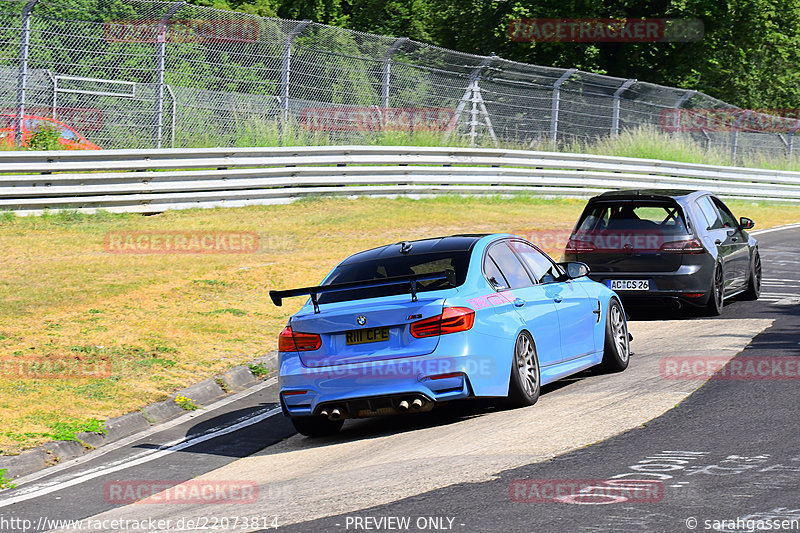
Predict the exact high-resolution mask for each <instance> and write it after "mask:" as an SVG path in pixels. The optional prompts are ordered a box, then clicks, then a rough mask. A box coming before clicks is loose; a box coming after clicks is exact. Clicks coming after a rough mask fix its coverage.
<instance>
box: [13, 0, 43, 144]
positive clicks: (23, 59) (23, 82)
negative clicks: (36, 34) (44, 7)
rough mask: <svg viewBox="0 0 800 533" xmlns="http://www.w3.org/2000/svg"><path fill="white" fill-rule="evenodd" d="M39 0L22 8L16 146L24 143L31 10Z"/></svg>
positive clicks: (15, 131)
mask: <svg viewBox="0 0 800 533" xmlns="http://www.w3.org/2000/svg"><path fill="white" fill-rule="evenodd" d="M38 1H39V0H28V3H27V4H25V7H23V8H22V25H21V27H20V35H19V72H18V74H17V114H16V116H15V117H14V146H20V145H21V144H22V117H23V116H24V115H25V96H26V94H25V93H26V91H27V89H28V52H29V50H30V43H31V12H32V11H33V8H34V6H35V5H36V2H38Z"/></svg>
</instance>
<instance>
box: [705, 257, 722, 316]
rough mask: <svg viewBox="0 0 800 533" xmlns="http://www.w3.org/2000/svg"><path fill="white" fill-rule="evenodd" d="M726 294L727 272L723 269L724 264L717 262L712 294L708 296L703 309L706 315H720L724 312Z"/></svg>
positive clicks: (712, 282)
mask: <svg viewBox="0 0 800 533" xmlns="http://www.w3.org/2000/svg"><path fill="white" fill-rule="evenodd" d="M724 294H725V274H724V273H723V271H722V265H720V264H717V266H716V268H715V269H714V279H713V280H712V281H711V295H710V296H709V297H708V303H707V304H706V306H705V308H704V309H703V311H704V313H703V314H704V315H705V316H719V315H720V314H722V306H723V305H724V301H723V295H724Z"/></svg>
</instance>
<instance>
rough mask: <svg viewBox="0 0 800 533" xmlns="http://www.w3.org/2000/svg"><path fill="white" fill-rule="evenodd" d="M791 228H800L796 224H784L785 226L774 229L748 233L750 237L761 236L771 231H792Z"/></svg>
mask: <svg viewBox="0 0 800 533" xmlns="http://www.w3.org/2000/svg"><path fill="white" fill-rule="evenodd" d="M793 228H800V223H797V224H786V225H785V226H776V227H774V228H766V229H757V230H755V231H751V232H749V233H750V235H762V234H764V233H771V232H773V231H783V230H785V229H793Z"/></svg>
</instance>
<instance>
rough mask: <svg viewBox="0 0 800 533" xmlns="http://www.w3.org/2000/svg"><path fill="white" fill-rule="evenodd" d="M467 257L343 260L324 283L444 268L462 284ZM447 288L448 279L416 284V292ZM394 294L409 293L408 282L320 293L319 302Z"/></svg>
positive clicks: (440, 255)
mask: <svg viewBox="0 0 800 533" xmlns="http://www.w3.org/2000/svg"><path fill="white" fill-rule="evenodd" d="M469 257H470V251H469V250H463V251H455V252H453V251H448V252H437V253H423V254H409V255H400V256H390V257H379V258H375V259H369V260H367V261H360V262H356V263H346V264H343V265H340V266H338V267H336V269H335V270H334V271H333V274H331V276H330V277H329V278H328V279H327V280H326V281H325V283H324V284H323V285H334V284H337V283H348V282H353V281H372V280H375V281H380V280H382V279H386V278H392V277H396V276H408V275H414V274H434V273H438V272H444V271H447V270H452V271H453V272H455V275H456V285H461V284H462V283H464V280H465V279H466V277H467V267H468V265H469ZM449 287H450V284H449V283H448V281H447V280H438V281H421V282H419V283H418V285H417V292H424V291H434V290H438V289H446V288H449ZM397 294H409V284H408V283H403V284H395V285H384V286H379V287H370V288H366V289H351V290H344V291H336V292H328V293H323V294H320V296H319V303H333V302H343V301H348V300H361V299H364V298H380V297H384V296H394V295H397Z"/></svg>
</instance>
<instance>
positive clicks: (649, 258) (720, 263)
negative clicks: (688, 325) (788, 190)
mask: <svg viewBox="0 0 800 533" xmlns="http://www.w3.org/2000/svg"><path fill="white" fill-rule="evenodd" d="M754 225H755V224H754V223H753V221H752V220H750V219H749V218H744V217H742V218H740V219H739V220H738V221H737V220H736V218H735V217H734V216H733V213H731V211H730V209H728V207H727V206H726V205H725V204H724V203H723V202H722V201H721V200H720V199H719V198H717V197H716V196H714V195H713V194H712V193H710V192H704V191H680V190H647V189H642V190H624V191H613V192H607V193H604V194H601V195H599V196H595V197H594V198H592V199H591V200H589V202H588V204H587V205H586V208H585V209H584V211H583V214H582V215H581V218H580V219H579V220H578V223H577V225H576V226H575V229H574V230H573V231H572V235H571V236H570V239H569V242H568V243H567V247H566V249H565V252H564V260H565V261H581V262H583V263H586V264H587V265H588V266H589V268H590V269H591V273H590V275H589V276H590V277H591V278H592V279H593V280H595V281H598V282H600V283H603V284H605V285H607V286H608V287H609V288H611V289H612V290H614V291H616V292H617V294H619V295H620V297H621V298H622V299H623V301H624V302H625V303H626V304H634V305H635V304H639V303H642V304H645V303H655V302H658V301H661V302H665V301H666V302H668V303H670V304H672V305H673V306H674V307H676V308H680V307H681V306H683V305H686V304H688V305H689V306H692V307H696V308H700V309H702V310H704V311H705V313H706V314H708V315H718V314H720V312H721V311H722V306H723V301H724V300H725V299H727V298H730V297H732V296H736V295H741V297H742V298H744V299H748V300H755V299H757V298H758V296H759V293H760V291H761V258H760V257H759V254H758V243H757V242H756V240H755V239H754V238H753V237H751V236H750V235H748V233H747V230H749V229H751V228H753V226H754Z"/></svg>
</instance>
